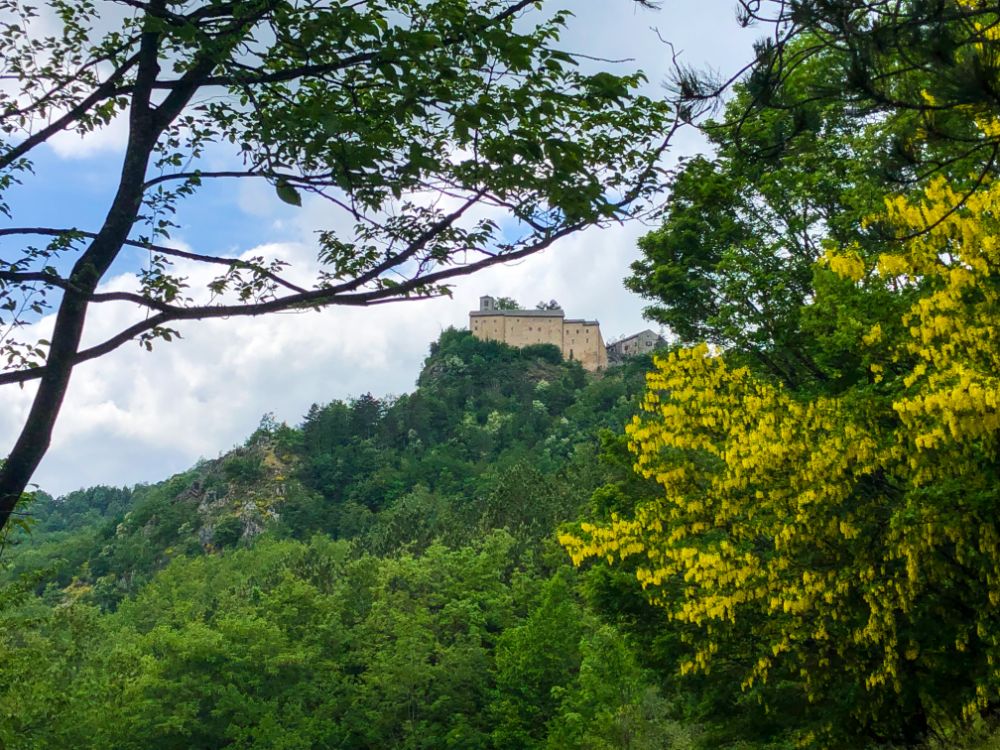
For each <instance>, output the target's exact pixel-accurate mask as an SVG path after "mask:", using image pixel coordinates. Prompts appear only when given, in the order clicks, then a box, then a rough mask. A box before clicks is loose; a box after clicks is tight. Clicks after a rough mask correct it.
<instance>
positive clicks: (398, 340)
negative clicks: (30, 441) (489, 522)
mask: <svg viewBox="0 0 1000 750" xmlns="http://www.w3.org/2000/svg"><path fill="white" fill-rule="evenodd" d="M561 4H563V3H556V2H552V3H551V5H553V6H554V5H561ZM565 4H568V5H570V6H571V7H573V8H574V11H575V13H576V18H575V19H574V21H573V22H572V23H571V26H570V28H569V30H568V32H567V34H566V35H565V36H564V39H563V45H562V46H563V47H564V48H565V49H568V50H571V51H574V52H580V53H585V54H588V55H593V56H597V57H604V58H614V59H619V58H632V60H631V61H630V62H627V63H624V64H623V65H622V66H620V68H619V69H620V70H629V69H634V68H641V69H643V70H645V71H646V73H647V75H648V76H649V78H650V83H649V84H648V87H647V93H649V94H651V95H654V96H659V95H661V94H662V88H661V87H662V82H663V80H664V78H665V77H666V75H667V73H668V71H669V67H670V62H669V54H668V52H669V51H668V50H667V48H666V47H665V46H664V45H663V44H662V42H661V41H660V39H659V38H658V35H657V33H656V32H655V31H654V30H653V28H652V27H654V26H655V27H657V29H658V31H659V36H662V37H664V38H665V39H669V40H670V41H672V42H673V43H674V45H675V48H676V49H677V50H679V51H680V52H681V53H682V59H683V60H684V61H685V62H686V63H688V64H690V65H693V66H696V67H704V66H706V65H708V66H711V67H714V68H716V69H718V70H720V71H722V72H724V73H725V72H729V71H735V70H736V69H738V68H739V67H740V66H742V65H743V64H744V63H745V62H747V60H749V58H750V56H751V45H752V42H753V41H754V39H755V38H756V37H757V36H758V34H759V32H758V31H754V30H749V31H746V30H741V29H739V27H738V26H737V24H736V21H735V16H734V4H733V2H732V0H666V2H664V3H663V9H662V10H661V11H659V12H648V11H641V10H637V9H635V7H634V6H633V4H632V3H631V2H630V0H576V2H568V3H565ZM122 135H123V129H122V128H121V126H120V124H118V125H112V126H111V127H110V128H108V129H107V130H106V131H105V132H101V133H97V134H94V135H91V136H89V137H88V138H87V139H83V140H81V139H80V138H79V137H78V136H76V135H72V134H66V135H63V136H60V138H59V139H58V141H57V143H56V144H55V147H45V149H44V150H42V151H40V152H39V155H38V156H36V157H35V172H36V176H35V177H33V178H29V179H28V180H26V181H25V185H24V186H23V188H21V189H19V190H18V191H16V195H12V196H11V197H12V200H11V204H12V208H13V209H14V211H15V215H14V221H13V224H14V225H17V226H34V225H40V226H59V227H62V226H77V227H80V228H83V229H95V228H96V227H97V226H99V224H100V219H101V217H102V213H103V211H104V209H105V207H106V206H107V205H108V200H109V198H110V194H111V191H112V190H113V188H114V185H115V182H116V177H117V174H118V171H119V169H120V158H121V146H122ZM701 148H702V142H701V139H700V138H699V137H698V136H697V135H696V134H695V133H693V132H691V133H684V134H683V135H682V136H681V137H680V138H678V139H677V140H676V141H675V144H674V148H673V151H672V158H676V157H677V156H680V155H684V154H690V153H693V152H695V151H698V150H700V149H701ZM330 220H331V217H330V211H329V207H328V206H327V205H326V204H325V203H323V202H322V201H319V200H315V199H308V198H307V200H306V201H305V204H304V206H303V207H302V208H301V209H297V208H293V207H290V206H287V205H285V204H283V203H281V202H280V201H279V200H277V198H276V197H275V196H274V193H273V189H272V188H271V187H270V186H268V185H267V184H266V183H264V182H263V181H255V182H254V183H250V184H242V181H241V182H237V181H232V180H215V181H209V182H207V184H206V185H205V187H204V188H203V189H202V190H201V191H200V192H199V193H198V194H197V195H196V196H195V198H193V199H191V200H188V201H187V202H186V203H184V204H183V212H182V213H181V214H180V219H179V223H180V224H181V227H180V229H179V230H178V231H177V232H176V233H175V239H176V240H177V241H179V242H181V243H183V244H184V245H186V246H189V247H190V248H192V249H194V250H196V251H204V252H212V253H220V252H227V253H232V254H237V253H242V252H248V251H251V250H255V248H260V247H261V246H263V247H264V248H265V249H266V250H267V251H268V252H270V253H274V254H277V255H280V256H282V257H287V258H289V259H290V260H303V259H309V258H312V257H313V256H314V252H315V251H314V248H313V246H312V244H311V240H312V237H313V233H314V231H315V230H316V229H318V228H321V227H323V226H325V225H326V224H327V223H328V222H329V221H330ZM649 228H650V227H644V226H641V225H638V224H631V225H626V226H623V227H615V228H611V229H605V230H592V231H587V232H584V233H581V234H579V235H577V236H574V237H571V238H568V239H567V240H565V241H563V242H561V243H560V244H559V246H557V247H554V248H552V249H551V250H549V251H546V252H545V253H543V254H540V255H538V256H535V257H532V258H530V259H528V260H525V261H521V262H519V263H516V264H511V265H509V266H504V267H498V268H494V269H490V270H489V271H487V272H485V273H482V274H479V275H476V276H472V277H468V278H466V279H463V280H461V281H460V282H459V283H458V284H457V285H456V289H455V298H454V299H452V300H449V299H441V300H434V301H426V302H419V303H413V302H408V303H402V304H399V305H388V306H382V307H380V308H378V309H372V310H347V309H331V310H327V311H324V312H322V313H311V314H300V315H289V316H277V317H276V318H272V319H266V320H264V319H262V320H256V321H254V320H239V321H215V322H212V323H201V324H192V325H191V326H185V327H182V330H181V333H182V335H183V336H184V338H183V339H182V340H181V341H180V342H176V343H174V344H169V345H162V346H159V347H157V348H156V350H154V352H153V353H151V354H149V353H145V352H142V351H140V350H139V348H138V347H137V346H134V345H129V346H126V347H123V348H122V349H120V350H119V351H117V352H115V353H114V354H113V355H110V356H108V357H104V358H102V359H100V360H96V361H94V362H91V363H87V364H85V365H83V366H81V367H79V368H78V369H77V371H76V372H75V373H74V376H73V382H72V384H71V387H70V391H69V394H68V397H67V401H66V404H65V406H64V409H63V412H62V414H61V416H60V421H59V423H58V425H57V428H56V433H55V436H54V440H53V445H52V448H51V450H50V452H49V455H48V456H47V457H46V459H45V461H44V463H43V465H42V467H41V469H40V471H39V473H38V475H37V477H36V479H37V481H38V483H39V484H40V485H41V486H42V487H43V488H44V489H47V490H49V491H52V492H55V493H62V492H66V491H68V490H71V489H74V488H76V487H80V486H86V485H91V484H97V483H105V484H116V485H120V484H132V483H135V482H141V481H147V482H148V481H157V480H159V479H163V478H165V477H167V476H169V475H170V474H171V473H174V472H176V471H180V470H183V469H185V468H187V467H188V466H190V465H191V464H192V463H193V462H194V461H196V460H197V459H198V458H199V457H214V456H216V455H218V454H219V453H220V452H223V451H225V450H227V449H229V448H230V447H232V446H233V445H234V444H235V443H238V442H241V441H242V440H243V439H244V438H245V437H246V435H248V434H249V433H250V432H251V431H252V430H253V429H254V427H255V426H256V425H257V423H258V421H259V419H260V417H261V415H262V414H264V413H265V412H274V413H275V414H276V416H277V417H278V418H279V419H282V420H286V421H289V422H291V423H297V422H298V421H299V419H300V418H301V416H302V415H303V414H304V413H305V411H306V410H307V409H308V407H309V405H310V404H312V403H324V402H328V401H330V400H331V399H335V398H345V397H349V396H351V395H359V394H361V393H364V392H368V391H370V392H372V393H374V394H376V395H383V394H390V393H396V394H398V393H401V392H405V391H408V390H410V389H411V388H412V387H413V383H414V381H415V379H416V376H417V374H418V372H419V368H420V364H421V362H422V360H423V358H424V357H425V356H426V353H427V347H428V345H429V344H430V342H431V341H432V340H433V339H434V338H436V336H437V335H438V334H439V333H440V331H441V330H442V329H444V328H446V327H448V326H452V325H454V326H465V325H467V320H468V318H467V315H468V311H469V310H471V309H473V308H474V307H475V306H476V304H477V300H478V297H479V295H481V294H494V295H504V296H512V297H515V298H517V299H519V300H520V301H522V302H524V303H526V304H529V305H531V304H534V303H535V302H536V301H538V300H542V299H544V300H548V299H552V298H555V299H557V300H559V301H560V302H561V303H562V304H563V307H564V308H565V309H566V311H567V314H569V315H572V316H574V317H586V318H597V319H599V320H600V321H601V325H602V331H603V334H604V336H605V338H606V339H610V338H614V337H616V336H619V335H622V334H627V333H632V332H634V331H637V330H641V329H642V328H645V327H647V326H648V324H647V323H646V322H645V321H643V319H642V317H641V310H642V306H643V303H642V300H640V299H638V298H636V297H635V296H634V295H631V294H630V293H628V292H626V291H625V290H624V288H623V285H622V279H623V278H624V277H625V276H626V275H627V273H628V265H629V263H630V262H631V261H632V260H633V259H635V258H636V257H637V252H636V250H635V241H636V238H637V237H638V236H640V235H641V234H643V233H644V232H645V231H648V230H649ZM11 247H12V246H11V245H10V244H9V243H6V244H0V252H10V248H11ZM134 257H135V256H133V258H134ZM120 270H121V271H129V270H134V265H131V267H122V268H121V269H120ZM114 283H115V281H114V280H113V281H112V284H114ZM123 283H124V282H123ZM123 320H124V318H123V317H122V314H119V313H112V312H108V313H104V312H102V316H101V317H95V319H93V320H92V321H90V322H88V329H87V332H86V335H87V337H88V338H90V339H91V340H98V339H100V338H102V337H103V336H105V335H107V334H108V333H109V332H112V331H113V330H114V329H115V327H116V326H120V325H121V323H122V322H123ZM45 325H46V321H42V322H41V323H40V324H39V330H40V331H41V332H42V333H44V326H45ZM31 392H32V389H31V388H30V387H29V388H26V389H24V390H21V389H18V388H16V387H4V388H0V443H3V444H7V445H9V444H10V442H12V441H13V439H14V438H15V436H16V432H17V430H18V429H19V428H20V425H21V421H22V420H23V418H24V416H25V414H26V410H27V408H28V405H29V403H30V397H31Z"/></svg>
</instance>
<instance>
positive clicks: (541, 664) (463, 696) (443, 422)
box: [0, 331, 690, 750]
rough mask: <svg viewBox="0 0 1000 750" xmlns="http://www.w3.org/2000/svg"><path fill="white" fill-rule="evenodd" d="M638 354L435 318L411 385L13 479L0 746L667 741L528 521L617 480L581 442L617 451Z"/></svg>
mask: <svg viewBox="0 0 1000 750" xmlns="http://www.w3.org/2000/svg"><path fill="white" fill-rule="evenodd" d="M648 366H649V362H648V360H645V361H643V360H640V361H635V362H633V363H631V364H630V365H629V366H628V367H624V368H619V369H617V370H615V371H612V372H610V373H608V374H607V375H605V376H603V377H591V376H588V375H586V374H585V373H584V371H583V370H582V369H581V368H580V366H579V364H578V363H574V362H563V361H562V360H561V357H560V355H559V353H558V351H557V350H555V349H554V348H553V347H547V346H540V347H530V348H527V349H521V350H518V349H513V348H510V347H507V346H505V345H503V344H499V343H493V342H482V341H478V340H476V339H474V338H473V337H472V336H471V335H470V334H469V333H467V332H464V331H446V332H445V333H444V334H443V335H442V336H441V339H440V340H439V341H438V342H435V343H434V344H433V345H432V348H431V354H430V356H429V357H428V359H427V361H426V363H425V366H424V368H423V371H422V372H421V374H420V378H419V384H418V387H417V388H416V390H415V391H414V392H413V393H411V394H407V395H405V396H401V397H399V398H398V399H391V400H379V399H376V398H374V397H372V396H370V395H364V396H361V397H359V398H356V399H352V400H350V401H348V402H341V401H335V402H332V403H330V404H326V405H323V406H314V407H313V408H312V409H310V411H309V413H308V414H307V415H306V416H305V419H304V421H303V422H302V424H301V425H300V426H298V427H294V428H293V427H288V426H286V425H281V424H275V423H274V421H273V420H271V419H268V418H265V420H264V421H263V422H262V424H261V427H260V429H258V430H257V431H256V432H255V433H254V435H252V436H251V437H250V438H249V439H248V440H247V442H246V443H245V444H244V445H243V446H240V447H238V448H236V449H235V450H233V451H231V452H230V453H228V454H226V455H224V456H222V457H221V458H219V459H217V460H212V461H203V462H201V463H199V464H198V465H197V466H195V467H193V468H192V469H190V470H189V471H187V472H185V473H183V474H180V475H177V476H175V477H172V478H170V479H169V480H167V481H165V482H163V483H160V484H157V485H152V486H139V487H135V488H133V489H114V488H107V487H97V488H92V489H89V490H84V491H80V492H76V493H72V494H71V495H69V496H67V497H65V498H61V499H59V500H53V499H51V498H42V499H40V500H38V502H37V504H36V506H35V508H34V512H35V517H36V519H37V523H36V525H35V528H34V530H33V533H32V534H31V535H30V536H27V537H21V538H19V539H18V540H17V543H16V544H15V546H14V547H13V548H12V549H11V550H10V565H9V566H8V569H7V570H6V571H5V573H4V576H5V580H6V582H7V583H6V586H5V587H4V588H3V597H4V605H5V606H4V607H3V614H2V618H3V626H4V627H3V630H2V632H3V635H2V636H0V639H2V641H3V643H2V647H3V650H4V653H5V659H4V660H3V661H2V663H0V716H4V717H6V718H5V719H4V720H3V721H0V743H2V744H3V746H4V747H8V748H64V747H79V748H86V747H94V748H98V747H115V748H128V747H136V748H152V747H163V748H176V747H181V746H183V747H192V748H216V747H222V746H229V747H251V746H252V747H282V748H285V747H288V748H291V747H303V748H306V747H337V746H343V747H358V748H364V747H370V748H387V747H400V748H402V747H406V748H418V747H425V748H439V747H461V748H479V747H481V748H510V749H511V750H514V749H515V748H532V747H538V748H542V747H551V748H562V747H650V748H652V747H662V746H663V742H664V741H665V740H664V738H667V737H671V736H674V737H677V738H678V741H681V740H683V741H686V739H685V738H686V737H687V736H688V735H689V734H690V732H689V730H684V729H682V728H681V725H680V724H678V723H677V722H676V719H675V718H674V717H676V716H677V715H678V714H677V711H676V710H675V709H674V707H673V706H672V703H671V701H669V700H668V699H667V696H666V694H665V692H664V690H663V688H662V687H661V686H659V685H658V684H657V681H656V679H654V677H653V676H652V675H651V673H649V672H648V671H646V670H645V668H644V667H642V666H641V665H640V663H639V660H638V658H637V656H636V654H635V653H634V652H633V651H632V649H631V648H630V640H629V639H628V638H627V637H625V636H624V635H623V633H622V632H620V631H619V630H617V629H616V628H615V627H614V626H612V625H610V624H608V623H606V622H603V621H602V620H601V619H600V618H599V617H598V616H596V615H595V614H594V613H593V612H591V611H590V610H589V609H588V606H587V603H586V601H587V599H586V595H585V587H584V586H583V585H582V583H581V578H580V576H579V575H578V574H576V573H575V572H574V571H573V570H572V568H571V567H570V566H569V565H568V560H567V559H566V558H565V556H564V555H563V554H562V552H561V551H560V550H558V548H557V547H556V546H555V545H554V543H553V540H552V531H553V529H555V528H556V527H557V526H558V525H559V524H560V523H562V522H565V521H567V520H570V519H573V518H576V517H577V516H578V515H579V514H580V513H581V512H582V509H583V508H584V506H585V505H586V504H587V503H588V501H589V498H590V495H591V493H592V492H593V491H594V490H595V489H597V488H598V487H600V486H602V485H603V484H606V483H607V482H609V481H610V480H612V479H614V478H615V477H616V476H619V475H627V473H628V468H627V466H623V465H619V464H616V463H614V462H611V463H608V464H601V463H600V462H599V461H598V456H599V454H600V453H601V452H602V451H603V452H607V453H609V454H612V455H613V454H619V455H620V451H621V446H620V445H619V444H618V441H617V440H616V439H615V438H614V437H612V436H613V435H614V434H615V433H617V432H620V430H621V428H622V426H623V425H624V423H625V421H626V420H627V419H628V418H629V417H630V415H631V414H632V411H633V409H634V404H635V403H636V397H637V395H638V394H639V393H640V391H641V388H642V373H643V370H644V369H645V368H646V367H648ZM602 429H607V430H608V431H607V432H606V434H605V435H604V438H603V446H602V439H601V438H600V437H599V433H600V431H601V430H602ZM629 481H631V480H629Z"/></svg>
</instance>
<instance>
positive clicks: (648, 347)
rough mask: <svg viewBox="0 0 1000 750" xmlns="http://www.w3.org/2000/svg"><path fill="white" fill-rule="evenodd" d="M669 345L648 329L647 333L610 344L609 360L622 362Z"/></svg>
mask: <svg viewBox="0 0 1000 750" xmlns="http://www.w3.org/2000/svg"><path fill="white" fill-rule="evenodd" d="M666 345H667V342H666V339H664V338H663V337H662V336H660V335H659V334H657V333H654V332H653V331H650V330H649V329H648V328H647V329H646V330H645V331H640V332H639V333H635V334H632V335H631V336H626V337H625V338H623V339H619V340H618V341H615V342H613V343H611V344H608V346H607V350H608V360H609V361H610V362H621V361H622V360H623V359H625V358H626V357H634V356H635V355H637V354H648V353H649V352H652V351H655V350H656V349H659V348H660V347H664V346H666Z"/></svg>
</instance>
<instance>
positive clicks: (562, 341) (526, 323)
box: [469, 296, 608, 370]
mask: <svg viewBox="0 0 1000 750" xmlns="http://www.w3.org/2000/svg"><path fill="white" fill-rule="evenodd" d="M469 330H470V331H472V335H473V336H475V337H476V338H478V339H482V340H484V341H502V342H503V343H505V344H507V345H509V346H517V347H521V346H529V345H531V344H552V345H554V346H557V347H558V348H559V351H561V352H562V355H563V359H567V360H576V361H577V362H579V363H580V364H581V365H583V367H584V368H585V369H587V370H601V369H603V368H605V367H607V366H608V355H607V351H606V349H605V346H604V339H603V338H601V325H600V323H598V322H597V321H596V320H582V319H576V318H567V317H566V314H565V313H564V312H563V311H562V310H560V309H558V308H557V309H554V310H498V309H497V306H496V300H495V299H494V298H493V297H489V296H484V297H480V298H479V309H478V310H473V311H472V312H470V313H469Z"/></svg>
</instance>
